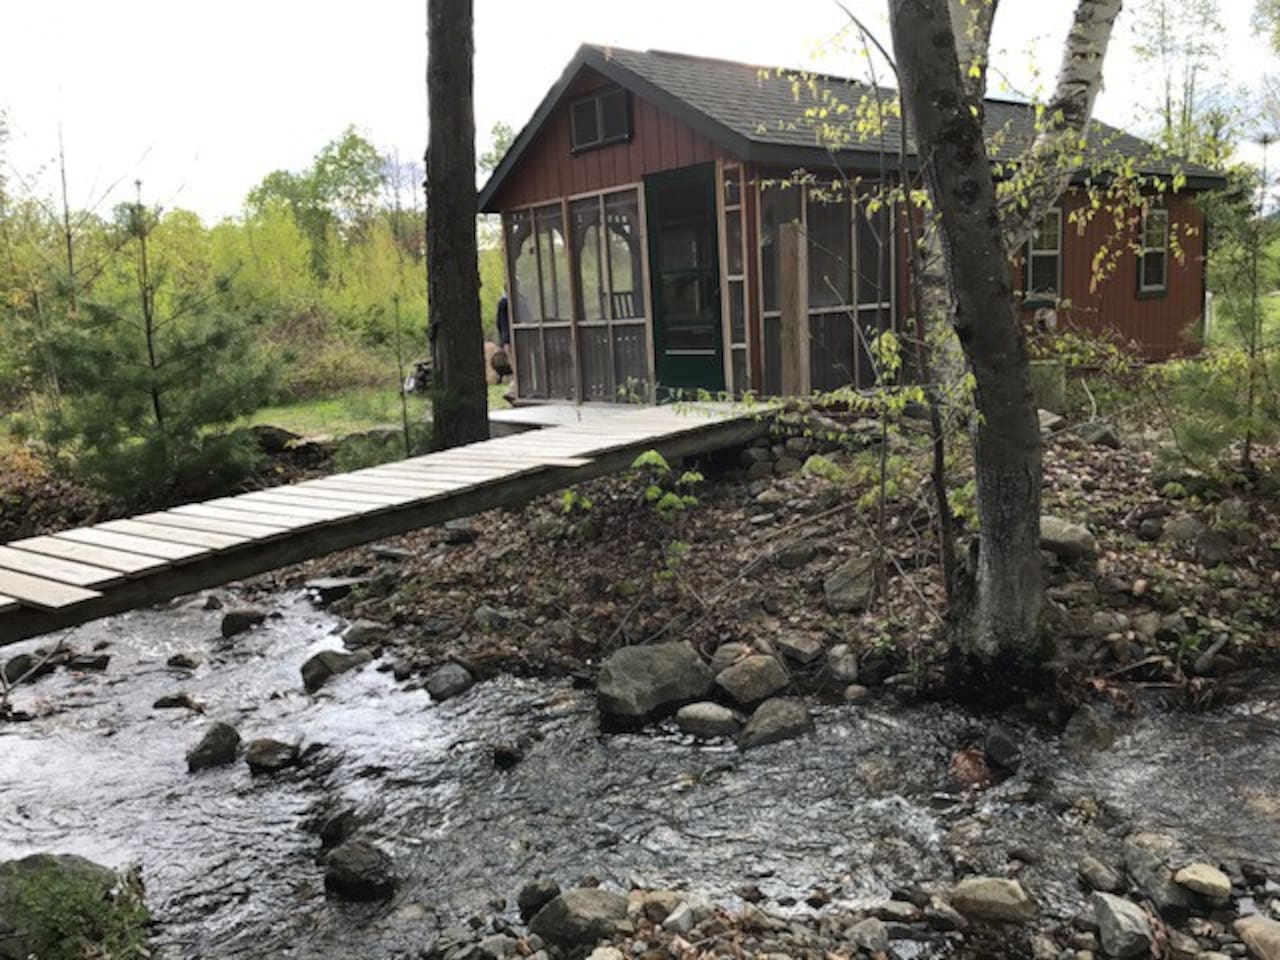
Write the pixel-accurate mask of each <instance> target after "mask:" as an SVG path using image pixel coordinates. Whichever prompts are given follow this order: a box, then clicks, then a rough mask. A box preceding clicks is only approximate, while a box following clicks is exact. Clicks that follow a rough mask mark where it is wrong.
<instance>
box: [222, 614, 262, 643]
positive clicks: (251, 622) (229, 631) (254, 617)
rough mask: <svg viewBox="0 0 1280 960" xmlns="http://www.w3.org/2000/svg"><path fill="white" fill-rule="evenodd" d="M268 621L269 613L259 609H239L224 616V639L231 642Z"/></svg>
mask: <svg viewBox="0 0 1280 960" xmlns="http://www.w3.org/2000/svg"><path fill="white" fill-rule="evenodd" d="M266 619H267V612H266V611H265V610H259V609H258V608H257V607H238V608H237V609H235V610H228V611H227V612H226V613H224V614H223V615H222V637H223V639H224V640H230V639H231V638H232V637H235V636H239V635H240V634H242V633H244V632H245V631H246V630H251V629H253V628H254V627H256V626H257V625H258V624H260V623H262V622H263V621H264V620H266Z"/></svg>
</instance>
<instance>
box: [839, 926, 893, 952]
mask: <svg viewBox="0 0 1280 960" xmlns="http://www.w3.org/2000/svg"><path fill="white" fill-rule="evenodd" d="M845 936H846V937H847V938H848V939H849V940H850V941H852V942H853V943H854V945H856V946H858V947H860V948H862V949H863V950H866V951H867V952H868V953H885V952H886V951H888V949H889V932H888V930H886V929H885V925H884V921H882V920H878V919H876V918H875V917H868V918H867V919H865V920H862V921H860V922H858V923H855V924H854V925H853V926H852V927H850V928H849V929H848V930H847V931H846V932H845Z"/></svg>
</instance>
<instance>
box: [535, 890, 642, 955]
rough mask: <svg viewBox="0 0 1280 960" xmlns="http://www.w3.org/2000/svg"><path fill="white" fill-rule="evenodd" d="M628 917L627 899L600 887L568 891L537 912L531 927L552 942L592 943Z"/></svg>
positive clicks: (608, 934) (613, 931) (544, 938)
mask: <svg viewBox="0 0 1280 960" xmlns="http://www.w3.org/2000/svg"><path fill="white" fill-rule="evenodd" d="M626 919H627V898H626V897H624V896H622V894H619V893H612V892H610V891H608V890H602V889H600V888H599V887H581V888H579V889H576V890H566V891H565V892H564V893H562V894H560V895H559V896H557V897H555V898H554V899H553V900H551V901H550V902H549V903H547V905H546V906H544V907H543V908H542V909H541V910H539V911H538V912H537V914H535V915H534V917H533V919H532V920H531V921H530V922H529V929H530V930H531V931H532V932H533V933H536V934H537V935H538V936H540V937H542V939H543V940H546V941H547V942H548V943H553V944H556V945H557V946H562V947H569V946H575V945H579V944H592V943H595V942H596V941H597V940H599V939H601V938H602V937H608V936H611V935H612V934H614V933H615V932H616V931H617V929H618V925H619V924H621V923H622V922H623V921H625V920H626Z"/></svg>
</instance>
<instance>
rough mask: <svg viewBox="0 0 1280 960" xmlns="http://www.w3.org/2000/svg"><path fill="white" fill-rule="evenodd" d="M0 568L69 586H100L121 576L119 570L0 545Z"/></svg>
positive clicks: (118, 580)
mask: <svg viewBox="0 0 1280 960" xmlns="http://www.w3.org/2000/svg"><path fill="white" fill-rule="evenodd" d="M0 567H2V568H4V569H6V570H12V571H13V572H15V573H25V574H27V575H28V576H33V577H40V578H42V579H45V580H57V581H58V582H59V583H69V584H71V585H72V586H73V587H101V586H106V585H108V584H112V583H119V582H120V581H121V580H123V579H124V576H123V574H121V573H120V571H119V570H107V569H106V568H104V567H93V566H89V565H88V564H84V563H76V562H75V561H74V560H64V559H62V558H60V557H50V556H46V555H45V554H43V553H32V552H31V551H29V550H15V549H14V548H13V547H0Z"/></svg>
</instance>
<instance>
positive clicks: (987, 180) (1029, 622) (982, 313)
mask: <svg viewBox="0 0 1280 960" xmlns="http://www.w3.org/2000/svg"><path fill="white" fill-rule="evenodd" d="M889 9H890V19H891V23H892V30H893V46H894V53H895V56H896V59H897V63H898V71H899V74H900V76H901V80H902V88H903V95H904V101H905V103H906V107H907V112H908V114H909V116H910V120H911V124H912V128H913V129H914V130H915V133H916V138H917V142H918V151H919V155H920V156H921V157H923V158H927V162H926V164H925V167H924V170H925V179H926V183H927V185H928V187H929V192H930V194H931V196H932V199H933V205H934V209H935V210H936V211H937V214H938V229H939V231H940V235H941V239H942V248H943V254H944V259H945V263H946V272H947V283H948V287H949V289H950V292H951V302H952V310H953V315H952V322H953V324H954V326H955V329H956V333H957V335H958V337H959V340H960V345H961V348H962V349H963V351H964V354H965V359H966V361H967V363H968V365H969V368H970V369H971V370H972V371H973V375H974V378H975V381H976V404H977V413H978V416H977V417H975V418H974V427H973V433H974V436H973V445H974V460H975V465H976V472H977V507H978V522H979V535H978V557H977V565H976V569H975V571H974V576H973V580H972V583H971V584H970V590H969V592H968V596H967V598H965V599H964V600H962V602H961V603H960V604H958V606H957V610H956V613H957V615H958V623H957V625H958V627H959V629H958V631H957V641H958V643H959V646H960V649H961V650H962V651H963V652H964V653H965V654H967V655H968V656H969V658H970V659H971V660H973V661H976V662H977V663H980V664H990V663H991V662H992V661H994V660H995V658H996V657H997V656H1000V655H1006V656H1008V657H1009V658H1010V660H1011V662H1010V663H1008V664H1006V666H1009V667H1016V666H1017V665H1018V664H1021V663H1022V662H1024V661H1025V659H1026V658H1027V657H1028V655H1029V654H1030V653H1031V651H1032V650H1033V649H1034V646H1035V638H1036V635H1037V628H1038V621H1039V615H1040V607H1041V601H1042V586H1041V577H1040V483H1041V463H1040V430H1039V425H1038V423H1037V420H1036V414H1035V408H1034V406H1033V404H1032V401H1031V385H1030V379H1029V376H1028V371H1027V351H1026V344H1025V342H1024V340H1023V335H1022V330H1021V327H1020V326H1019V323H1018V319H1017V316H1016V314H1015V310H1014V301H1013V285H1012V276H1011V269H1010V264H1009V258H1008V255H1007V253H1006V248H1005V243H1004V237H1003V232H1002V225H1001V221H1000V216H999V210H998V207H997V204H996V191H995V183H994V180H993V178H992V174H991V165H990V162H989V161H988V158H987V153H986V145H985V143H984V141H983V136H982V126H981V122H980V120H979V118H978V117H976V116H974V114H973V112H972V111H971V110H970V101H969V98H968V96H967V94H966V91H965V89H964V84H963V79H962V77H961V73H960V65H959V59H958V56H957V53H956V42H955V36H954V33H953V31H952V26H951V19H950V16H949V12H948V7H947V0H890V4H889Z"/></svg>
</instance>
